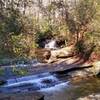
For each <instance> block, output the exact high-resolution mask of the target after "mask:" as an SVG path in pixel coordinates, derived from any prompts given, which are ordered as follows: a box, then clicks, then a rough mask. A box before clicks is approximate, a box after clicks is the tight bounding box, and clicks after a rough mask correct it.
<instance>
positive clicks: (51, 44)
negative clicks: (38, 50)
mask: <svg viewBox="0 0 100 100" xmlns="http://www.w3.org/2000/svg"><path fill="white" fill-rule="evenodd" d="M45 48H46V49H57V46H56V41H55V40H51V41H50V42H49V43H47V44H45Z"/></svg>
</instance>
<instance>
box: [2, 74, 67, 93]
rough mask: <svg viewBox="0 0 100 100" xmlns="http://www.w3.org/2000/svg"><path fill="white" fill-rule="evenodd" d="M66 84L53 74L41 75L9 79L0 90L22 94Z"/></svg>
mask: <svg viewBox="0 0 100 100" xmlns="http://www.w3.org/2000/svg"><path fill="white" fill-rule="evenodd" d="M62 83H66V82H65V81H63V80H61V79H60V78H58V77H56V75H55V74H51V73H42V74H37V75H31V76H25V77H21V78H15V79H9V80H7V84H5V85H4V86H2V87H1V88H0V91H2V92H19V91H20V92H23V91H41V90H43V89H47V88H48V89H49V88H51V87H55V86H57V85H59V84H62Z"/></svg>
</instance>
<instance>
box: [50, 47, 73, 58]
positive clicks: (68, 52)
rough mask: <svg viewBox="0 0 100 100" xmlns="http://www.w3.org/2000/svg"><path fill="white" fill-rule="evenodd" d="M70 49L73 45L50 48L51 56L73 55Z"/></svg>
mask: <svg viewBox="0 0 100 100" xmlns="http://www.w3.org/2000/svg"><path fill="white" fill-rule="evenodd" d="M72 49H73V46H69V47H65V48H62V49H58V50H52V51H51V57H56V58H65V57H69V56H72V55H73V53H72Z"/></svg>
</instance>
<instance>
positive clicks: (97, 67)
mask: <svg viewBox="0 0 100 100" xmlns="http://www.w3.org/2000/svg"><path fill="white" fill-rule="evenodd" d="M92 65H93V67H92V69H91V70H92V72H93V73H94V74H95V75H97V74H99V73H100V61H95V62H94V63H93V64H92Z"/></svg>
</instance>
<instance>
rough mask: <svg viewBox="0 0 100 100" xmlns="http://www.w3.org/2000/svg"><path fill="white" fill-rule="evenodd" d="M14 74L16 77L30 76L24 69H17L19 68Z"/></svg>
mask: <svg viewBox="0 0 100 100" xmlns="http://www.w3.org/2000/svg"><path fill="white" fill-rule="evenodd" d="M13 73H14V74H15V75H18V76H25V75H27V74H28V71H27V70H26V69H25V68H24V69H17V68H15V67H14V68H13Z"/></svg>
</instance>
